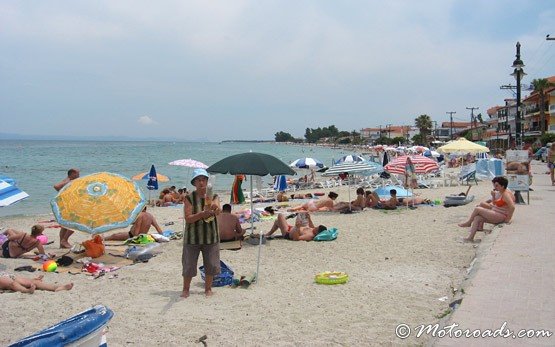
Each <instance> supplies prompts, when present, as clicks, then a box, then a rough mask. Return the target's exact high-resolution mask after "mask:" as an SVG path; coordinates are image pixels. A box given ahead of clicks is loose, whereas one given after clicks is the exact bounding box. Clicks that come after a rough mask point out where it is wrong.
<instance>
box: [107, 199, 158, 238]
mask: <svg viewBox="0 0 555 347" xmlns="http://www.w3.org/2000/svg"><path fill="white" fill-rule="evenodd" d="M150 227H154V228H155V229H156V231H157V232H158V233H159V234H162V232H163V231H162V228H160V226H159V225H158V222H156V218H154V216H153V215H152V214H150V213H149V212H146V206H145V207H144V208H143V210H142V211H141V213H139V215H138V216H137V219H135V221H134V222H133V225H132V226H131V229H129V232H125V231H123V232H120V233H116V234H112V235H110V236H108V237H106V238H105V239H104V240H106V241H125V240H127V239H129V238H132V237H135V236H138V235H140V234H148V231H149V230H150Z"/></svg>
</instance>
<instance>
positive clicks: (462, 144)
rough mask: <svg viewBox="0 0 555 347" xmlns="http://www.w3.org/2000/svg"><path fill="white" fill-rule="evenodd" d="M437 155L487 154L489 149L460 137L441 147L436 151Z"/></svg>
mask: <svg viewBox="0 0 555 347" xmlns="http://www.w3.org/2000/svg"><path fill="white" fill-rule="evenodd" d="M437 151H438V152H439V153H444V154H451V153H461V154H466V153H472V154H476V153H487V152H489V148H487V147H486V146H482V145H479V144H477V143H474V142H471V141H468V140H467V139H465V138H464V137H461V138H459V139H457V140H453V141H451V142H449V143H447V144H446V145H443V146H441V147H439V148H438V149H437Z"/></svg>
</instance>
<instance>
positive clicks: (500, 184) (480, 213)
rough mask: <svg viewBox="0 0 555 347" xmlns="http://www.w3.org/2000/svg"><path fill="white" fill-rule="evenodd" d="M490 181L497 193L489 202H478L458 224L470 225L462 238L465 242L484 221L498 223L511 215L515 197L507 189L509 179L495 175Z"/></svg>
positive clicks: (472, 237)
mask: <svg viewBox="0 0 555 347" xmlns="http://www.w3.org/2000/svg"><path fill="white" fill-rule="evenodd" d="M491 181H492V183H493V187H494V190H496V191H497V192H498V193H499V195H498V196H496V197H495V198H494V199H493V200H492V202H491V204H489V205H485V204H480V206H477V207H476V208H475V209H474V211H472V214H471V215H470V217H469V218H468V220H467V221H466V222H464V223H460V224H459V226H460V227H463V228H465V227H470V234H469V235H468V237H467V238H466V239H464V241H465V242H473V241H474V236H475V235H476V232H477V231H478V230H479V229H481V227H482V226H483V224H484V223H491V224H499V223H503V222H509V221H510V220H511V218H512V217H513V212H514V210H515V197H514V195H513V193H512V192H511V191H510V190H509V189H507V185H508V184H509V181H508V180H507V179H506V178H505V177H495V178H494V179H493V180H491Z"/></svg>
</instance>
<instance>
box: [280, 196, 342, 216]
mask: <svg viewBox="0 0 555 347" xmlns="http://www.w3.org/2000/svg"><path fill="white" fill-rule="evenodd" d="M337 196H338V195H337V193H335V192H329V194H328V197H327V198H324V199H319V200H310V201H309V202H307V203H304V204H302V205H300V206H296V207H292V208H290V209H288V210H287V211H289V212H299V211H308V212H317V211H333V207H334V201H335V199H337Z"/></svg>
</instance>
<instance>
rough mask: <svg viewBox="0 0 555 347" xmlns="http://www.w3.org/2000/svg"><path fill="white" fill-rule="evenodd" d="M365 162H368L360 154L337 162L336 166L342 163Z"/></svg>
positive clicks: (348, 156)
mask: <svg viewBox="0 0 555 347" xmlns="http://www.w3.org/2000/svg"><path fill="white" fill-rule="evenodd" d="M364 161H366V159H364V158H363V157H361V156H360V155H358V154H349V155H346V156H344V157H342V158H341V159H339V160H337V161H336V162H335V165H338V164H342V163H360V162H364Z"/></svg>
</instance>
